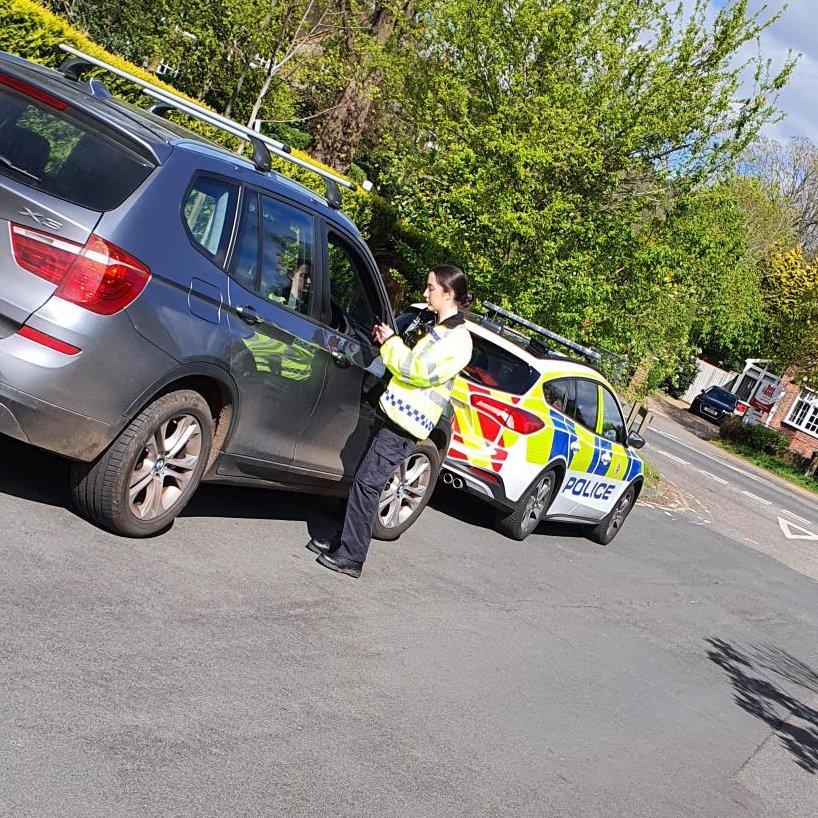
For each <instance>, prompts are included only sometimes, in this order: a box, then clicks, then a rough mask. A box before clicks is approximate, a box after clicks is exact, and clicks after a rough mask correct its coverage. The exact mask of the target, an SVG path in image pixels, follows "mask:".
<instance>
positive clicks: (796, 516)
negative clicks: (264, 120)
mask: <svg viewBox="0 0 818 818" xmlns="http://www.w3.org/2000/svg"><path fill="white" fill-rule="evenodd" d="M781 511H783V512H784V514H789V515H790V517H795V519H796V520H800V521H801V522H802V523H806V524H807V525H810V521H809V520H805V519H804V518H803V517H799V516H798V515H797V514H793V512H792V511H790V510H789V509H786V508H782V509H781Z"/></svg>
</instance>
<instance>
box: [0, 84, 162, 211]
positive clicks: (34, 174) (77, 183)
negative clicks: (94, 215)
mask: <svg viewBox="0 0 818 818" xmlns="http://www.w3.org/2000/svg"><path fill="white" fill-rule="evenodd" d="M154 167H155V164H154V163H153V162H151V161H150V160H149V159H148V158H147V157H145V156H142V155H140V154H139V153H137V152H136V150H135V149H134V148H132V147H130V146H128V145H127V144H126V143H125V141H124V140H123V139H122V138H117V137H116V136H115V135H114V134H113V133H111V132H109V131H108V129H107V128H105V127H104V126H103V125H101V123H98V122H96V121H95V120H94V119H93V118H91V117H86V116H82V115H80V114H78V113H77V112H76V111H73V110H72V109H71V107H70V106H69V105H67V104H65V103H64V102H62V101H61V100H59V99H57V98H52V97H50V96H49V95H47V94H45V93H39V92H38V91H37V89H34V88H29V87H28V86H27V85H26V84H25V83H22V82H17V81H15V80H14V78H13V77H6V76H5V75H3V74H0V174H2V175H3V176H8V177H9V178H12V179H14V180H15V181H18V182H22V183H23V184H25V185H28V186H29V187H32V188H35V189H36V190H41V191H43V192H44V193H48V194H50V195H52V196H57V197H58V198H60V199H65V200H66V201H69V202H72V203H73V204H77V205H79V206H80V207H87V208H89V209H91V210H96V211H105V210H111V209H113V208H115V207H117V206H118V205H120V204H122V202H123V201H124V200H125V199H126V198H127V197H128V196H129V195H130V194H131V193H132V192H133V191H134V190H136V188H137V187H139V185H140V184H142V182H144V181H145V179H146V178H147V176H148V174H149V173H150V172H151V171H152V170H153V169H154Z"/></svg>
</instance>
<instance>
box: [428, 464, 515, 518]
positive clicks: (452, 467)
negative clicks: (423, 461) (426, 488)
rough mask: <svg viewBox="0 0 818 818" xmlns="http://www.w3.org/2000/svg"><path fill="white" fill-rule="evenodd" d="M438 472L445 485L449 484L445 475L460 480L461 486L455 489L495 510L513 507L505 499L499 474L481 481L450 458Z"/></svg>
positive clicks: (512, 504)
mask: <svg viewBox="0 0 818 818" xmlns="http://www.w3.org/2000/svg"><path fill="white" fill-rule="evenodd" d="M440 471H441V475H442V478H441V479H442V480H443V482H444V483H445V484H447V485H450V482H449V481H448V480H446V479H445V478H446V475H447V474H449V475H451V476H452V477H454V478H459V479H460V481H461V482H462V485H461V486H456V488H459V489H460V490H461V491H465V492H467V493H468V494H473V495H474V496H475V497H479V498H480V499H481V500H484V501H485V502H487V503H491V505H493V506H496V507H497V508H504V509H508V508H513V507H514V503H513V502H512V501H511V500H509V499H508V497H506V492H505V486H504V485H503V479H502V478H501V477H500V475H499V474H498V475H491V479H490V480H489V479H481V477H480V476H478V475H477V474H475V472H473V471H472V470H471V469H469V468H468V466H466V465H465V464H464V463H463V461H462V460H455V459H453V458H451V457H447V458H446V459H445V460H444V461H443V466H442V467H441V470H440Z"/></svg>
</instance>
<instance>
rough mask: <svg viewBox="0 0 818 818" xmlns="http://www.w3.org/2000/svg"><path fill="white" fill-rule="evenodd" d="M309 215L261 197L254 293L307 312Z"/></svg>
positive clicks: (310, 253) (310, 247)
mask: <svg viewBox="0 0 818 818" xmlns="http://www.w3.org/2000/svg"><path fill="white" fill-rule="evenodd" d="M313 234H314V229H313V219H312V216H310V215H308V214H307V213H304V212H303V211H301V210H298V209H296V208H294V207H291V206H290V205H288V204H285V203H284V202H280V201H278V200H277V199H273V198H272V197H270V196H262V197H261V275H260V278H259V290H258V293H259V295H260V296H261V297H262V298H266V299H267V300H269V301H274V302H275V303H277V304H281V305H282V306H284V307H287V308H288V309H291V310H294V311H295V312H300V313H303V314H305V315H306V314H309V312H310V308H311V305H312V291H313V290H312V279H313V247H314V242H313Z"/></svg>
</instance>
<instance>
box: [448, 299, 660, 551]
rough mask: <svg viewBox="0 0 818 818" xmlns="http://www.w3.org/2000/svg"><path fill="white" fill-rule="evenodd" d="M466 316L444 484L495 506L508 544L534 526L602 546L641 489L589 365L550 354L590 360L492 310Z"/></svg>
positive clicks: (582, 350)
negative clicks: (578, 530) (564, 526)
mask: <svg viewBox="0 0 818 818" xmlns="http://www.w3.org/2000/svg"><path fill="white" fill-rule="evenodd" d="M484 307H485V308H486V310H487V311H488V314H487V315H486V316H471V317H470V318H471V320H469V321H468V328H469V330H470V332H471V334H472V341H473V345H474V353H473V355H472V360H471V362H470V363H469V365H468V366H467V367H466V369H465V370H464V371H463V373H462V374H461V375H460V376H459V377H458V378H457V380H456V381H455V386H454V389H453V391H452V406H453V408H454V423H453V431H452V442H451V445H450V448H449V450H448V454H447V456H446V458H445V460H444V463H443V471H442V479H443V481H444V483H446V484H448V485H450V486H453V487H454V488H457V489H463V490H465V491H467V492H469V493H470V494H472V495H474V496H475V497H479V498H480V499H482V500H485V501H487V502H489V503H491V504H492V505H494V506H495V507H496V508H497V516H496V528H497V530H498V531H500V532H501V533H502V534H504V535H506V536H508V537H511V538H512V539H515V540H523V539H525V538H526V537H527V536H528V535H529V534H531V533H532V532H533V531H534V530H535V529H536V527H537V525H538V523H539V522H540V521H541V520H553V521H559V522H567V523H580V524H584V525H590V526H592V527H591V529H590V531H589V533H588V536H589V537H590V538H591V539H592V540H594V541H596V542H598V543H601V544H607V543H609V542H610V541H611V540H612V539H613V538H614V537H615V536H616V535H617V533H618V532H619V530H620V529H621V527H622V525H623V523H624V522H625V519H626V517H627V516H628V514H629V513H630V511H631V509H632V508H633V506H634V504H635V502H636V499H637V498H638V496H639V492H640V491H641V489H642V482H643V464H642V461H641V459H640V458H639V456H638V455H637V454H636V452H635V449H638V448H641V447H642V446H643V445H644V443H645V441H644V439H643V438H642V437H641V436H640V435H638V434H636V433H635V432H629V431H628V429H627V427H626V424H625V419H624V416H623V414H622V409H621V407H620V404H619V401H618V400H617V398H616V395H615V393H614V390H613V388H612V386H611V384H610V383H609V382H608V381H607V380H606V379H605V377H603V375H601V374H600V373H599V372H598V371H597V370H596V369H595V368H594V367H593V366H591V365H590V364H589V363H586V362H585V361H584V360H576V359H575V358H572V357H568V356H566V355H563V354H558V353H556V352H554V351H553V347H554V345H555V344H558V345H560V346H563V347H567V348H568V349H570V350H571V351H573V352H575V353H579V354H580V355H581V356H582V357H583V358H584V359H591V360H594V359H598V358H599V354H598V353H596V352H595V351H593V350H590V349H588V348H586V347H583V346H581V345H579V344H575V343H573V342H571V341H569V340H567V339H565V338H562V337H561V336H559V335H556V334H555V333H552V332H550V331H549V330H547V329H545V328H544V327H540V326H538V325H537V324H534V323H532V322H530V321H527V320H525V319H523V318H520V317H519V316H516V315H514V314H513V313H511V312H508V311H506V310H503V309H501V308H499V307H496V306H494V305H493V304H484Z"/></svg>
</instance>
